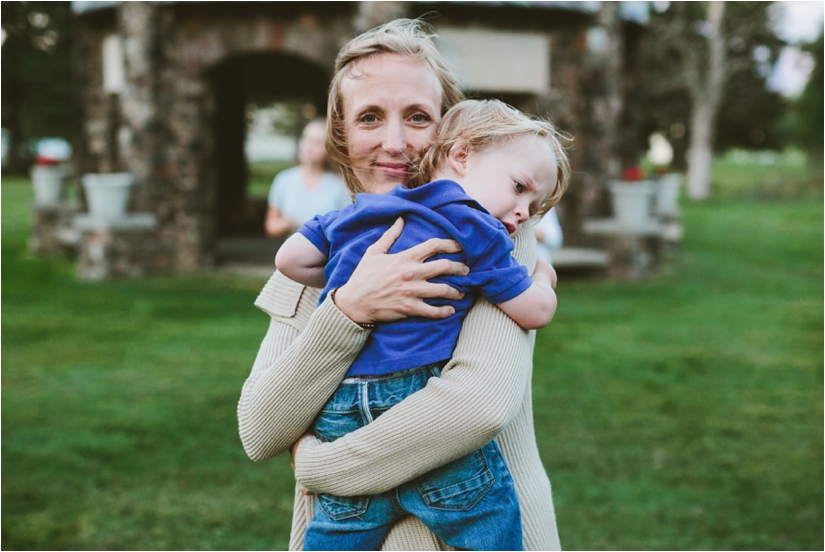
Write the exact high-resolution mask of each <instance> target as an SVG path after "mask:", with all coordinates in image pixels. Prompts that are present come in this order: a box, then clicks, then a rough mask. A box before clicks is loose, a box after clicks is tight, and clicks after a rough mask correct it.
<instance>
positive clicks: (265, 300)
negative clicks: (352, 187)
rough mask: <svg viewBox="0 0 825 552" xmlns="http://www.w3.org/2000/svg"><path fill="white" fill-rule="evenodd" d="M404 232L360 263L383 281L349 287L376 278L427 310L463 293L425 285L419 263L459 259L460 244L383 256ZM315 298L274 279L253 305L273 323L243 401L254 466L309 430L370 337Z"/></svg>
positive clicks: (455, 268)
mask: <svg viewBox="0 0 825 552" xmlns="http://www.w3.org/2000/svg"><path fill="white" fill-rule="evenodd" d="M402 229H403V223H401V224H395V225H393V226H392V227H391V228H390V230H388V231H387V232H386V233H385V234H384V235H383V236H382V237H381V239H379V240H378V241H377V242H376V244H375V246H373V247H374V248H375V249H374V250H373V252H372V253H370V255H369V257H370V258H367V256H365V259H366V263H365V262H364V261H365V259H362V262H361V264H359V267H361V266H362V264H366V265H368V266H369V265H374V264H376V263H375V262H374V261H376V260H377V261H378V264H381V265H383V266H385V268H386V269H385V270H383V271H381V272H380V273H378V274H375V273H371V272H370V271H369V270H366V271H361V272H360V276H359V277H358V278H355V277H354V276H353V278H351V279H350V282H348V284H347V285H349V284H353V285H354V286H361V287H367V288H369V287H380V284H381V282H380V281H375V279H376V278H384V282H383V283H384V285H385V286H386V287H389V288H392V289H402V290H405V291H404V294H405V295H406V294H407V293H408V289H409V288H414V289H415V290H417V291H419V292H421V293H422V295H421V296H419V299H418V301H419V302H420V303H421V304H422V305H424V302H423V301H422V300H421V297H444V296H450V297H454V295H455V294H457V293H458V292H457V291H456V290H455V289H453V288H451V287H449V286H440V285H436V284H430V283H428V282H426V281H422V280H421V278H422V277H425V275H426V274H427V273H428V272H427V271H431V270H432V269H433V267H427V268H425V269H424V270H423V271H422V263H421V262H419V261H417V259H418V258H422V259H426V258H428V257H430V256H432V255H434V254H436V253H449V252H454V251H455V248H456V245H455V243H454V242H453V241H452V240H436V241H429V242H426V243H424V244H420V245H417V246H415V247H413V248H411V249H409V250H407V251H404V252H402V253H398V254H394V255H386V254H382V251H383V252H384V253H385V252H386V251H387V250H388V249H389V247H390V246H391V245H392V244H393V243H394V242H395V240H396V239H397V238H398V236H399V235H400V234H401V230H402ZM376 258H377V259H376ZM424 264H425V265H436V264H440V265H441V267H442V272H444V271H445V270H446V272H448V273H450V274H457V273H459V272H460V271H462V270H464V269H466V267H465V266H464V265H462V264H460V263H449V264H447V265H444V264H443V263H441V262H440V261H438V262H434V263H424ZM411 274H412V275H414V276H410V275H411ZM341 289H343V288H341ZM339 292H340V290H339ZM317 298H318V290H316V289H312V288H305V287H304V286H302V285H301V284H298V283H296V282H293V281H292V280H290V279H289V278H287V277H286V276H284V275H282V274H280V273H275V274H274V275H273V276H272V278H270V280H269V282H267V284H266V286H265V287H264V289H263V291H262V292H261V295H260V296H259V297H258V300H257V301H256V302H255V304H256V305H257V306H259V307H260V308H262V309H263V310H264V311H266V312H267V313H268V314H269V315H270V316H271V321H270V325H269V330H268V331H267V334H266V336H265V337H264V340H263V342H262V343H261V348H260V350H259V351H258V356H257V357H256V359H255V364H254V365H253V367H252V372H251V374H250V375H249V378H247V380H246V382H245V383H244V386H243V390H242V391H241V397H240V401H239V402H238V428H239V432H240V436H241V441H242V442H243V446H244V449H245V450H246V453H247V454H248V455H249V457H250V458H252V459H253V460H256V461H259V460H265V459H267V458H271V457H273V456H276V455H278V454H280V453H281V452H283V451H284V450H287V449H288V448H289V446H290V445H292V443H294V442H295V441H296V440H297V439H298V438H299V437H300V436H301V435H302V434H303V433H304V431H306V429H307V427H309V425H310V424H311V423H312V421H313V420H314V419H315V416H316V415H317V414H318V411H319V410H320V409H321V407H322V406H323V405H324V404H325V403H326V401H327V399H328V398H329V396H330V395H332V393H333V392H334V391H335V389H336V388H337V387H338V384H339V383H340V382H341V380H342V379H343V378H344V375H345V374H346V372H347V370H348V369H349V366H350V365H351V364H352V361H353V360H354V359H355V356H356V355H357V354H358V352H359V351H360V350H361V347H362V346H363V345H364V342H365V340H366V338H367V335H368V331H367V330H365V329H364V328H362V327H361V326H359V325H358V324H356V323H354V322H353V321H352V319H350V318H348V317H347V315H346V314H345V313H344V312H342V311H341V310H339V309H338V308H337V307H336V305H335V304H334V303H333V302H332V298H330V297H328V298H327V299H326V300H325V301H324V303H323V304H322V305H320V306H319V307H318V308H317V309H316V308H315V302H316V300H317ZM336 300H337V297H336ZM363 302H364V303H368V304H370V305H371V306H372V307H371V308H372V310H374V311H376V312H380V313H385V314H384V315H385V316H387V317H395V318H400V317H401V316H402V314H401V313H399V312H398V311H397V310H394V308H395V306H394V305H393V304H388V303H387V301H386V300H383V299H381V298H380V297H372V298H370V297H365V298H364V299H363ZM395 318H391V319H395Z"/></svg>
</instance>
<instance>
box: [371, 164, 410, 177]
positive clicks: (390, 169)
mask: <svg viewBox="0 0 825 552" xmlns="http://www.w3.org/2000/svg"><path fill="white" fill-rule="evenodd" d="M377 166H378V168H379V169H380V170H381V172H383V173H384V174H385V175H387V176H394V177H399V178H404V177H406V176H407V164H406V163H378V164H377Z"/></svg>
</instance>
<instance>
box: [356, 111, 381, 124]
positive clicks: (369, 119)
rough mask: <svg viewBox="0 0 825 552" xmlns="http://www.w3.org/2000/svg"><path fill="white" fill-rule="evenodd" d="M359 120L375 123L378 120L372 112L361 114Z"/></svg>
mask: <svg viewBox="0 0 825 552" xmlns="http://www.w3.org/2000/svg"><path fill="white" fill-rule="evenodd" d="M360 121H361V122H362V123H375V122H376V121H378V117H376V116H375V115H373V114H372V113H367V114H365V115H361V118H360Z"/></svg>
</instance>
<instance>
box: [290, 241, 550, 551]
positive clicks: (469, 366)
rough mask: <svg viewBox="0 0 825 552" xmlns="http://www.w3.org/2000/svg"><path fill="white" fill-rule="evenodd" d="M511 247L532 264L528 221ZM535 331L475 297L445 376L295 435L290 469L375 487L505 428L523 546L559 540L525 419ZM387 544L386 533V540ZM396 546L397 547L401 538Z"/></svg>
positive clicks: (355, 489)
mask: <svg viewBox="0 0 825 552" xmlns="http://www.w3.org/2000/svg"><path fill="white" fill-rule="evenodd" d="M514 254H515V255H516V258H517V259H519V261H520V262H522V263H523V264H525V265H526V266H527V267H528V269H529V270H530V271H532V270H533V269H534V268H535V263H536V260H535V236H534V234H533V232H532V229H530V228H529V227H526V228H524V229H523V231H522V232H521V233H520V235H519V236H518V237H517V239H516V248H515V251H514ZM533 338H534V333H533V332H527V331H525V330H523V329H522V328H520V327H519V326H518V325H517V324H516V323H515V322H513V320H512V319H510V318H509V317H508V316H507V315H505V314H504V313H503V312H502V311H501V310H500V309H498V308H497V307H495V306H493V305H491V304H490V303H488V302H486V301H484V300H479V301H477V303H476V304H475V305H474V306H473V307H472V308H471V309H470V312H469V314H468V315H467V318H466V319H465V321H464V324H463V326H462V329H461V334H460V336H459V340H458V343H457V345H456V349H455V352H454V354H453V358H452V359H451V360H450V362H449V363H448V365H447V366H446V367H445V370H444V373H443V375H442V377H440V378H433V379H431V380H429V382H428V383H427V385H426V387H425V388H424V389H422V390H421V391H419V392H417V393H414V394H413V395H411V396H410V397H407V398H406V399H404V400H403V401H402V402H401V403H399V404H397V405H396V406H394V407H392V408H391V409H390V410H388V411H387V412H386V413H384V414H383V415H382V416H381V417H380V418H378V419H376V420H375V421H374V422H373V423H371V424H369V425H367V426H365V427H363V428H361V429H359V430H357V431H355V432H353V433H350V434H349V435H346V436H344V437H342V438H340V439H338V440H336V441H334V442H332V443H321V442H320V441H318V440H317V439H306V440H304V441H302V443H301V446H300V447H299V448H298V451H297V456H296V477H297V479H298V480H299V481H300V482H301V483H302V484H303V485H305V486H306V487H307V488H309V489H312V490H314V491H316V492H325V493H332V494H338V495H344V496H347V495H361V494H374V493H378V492H383V491H386V490H388V489H391V488H393V487H396V486H398V485H400V484H401V483H404V482H406V481H409V480H410V479H413V478H415V477H417V476H419V475H421V474H423V473H426V472H427V471H429V470H431V469H433V468H436V467H438V466H441V465H443V464H445V463H447V462H449V461H451V460H453V459H455V458H458V457H460V456H462V455H464V454H467V453H468V452H471V451H473V450H476V449H478V448H480V447H482V446H483V445H484V444H486V443H487V442H489V441H490V440H492V439H493V438H495V437H496V436H498V435H499V434H502V438H501V439H500V440H499V444H500V445H501V447H502V452H503V453H504V457H505V460H506V461H507V464H508V466H509V467H510V471H511V473H512V475H513V478H514V480H515V482H516V490H517V492H518V496H519V503H520V506H521V509H522V524H523V528H524V544H525V548H526V549H528V550H551V549H557V548H559V541H558V534H557V531H556V524H555V515H554V513H553V504H552V498H551V496H550V483H549V480H548V478H547V475H546V474H545V472H544V469H543V467H542V465H541V461H540V459H539V456H538V448H537V445H536V440H535V434H534V431H533V426H532V406H531V404H530V392H529V391H530V377H531V374H532V353H533ZM293 529H294V528H293ZM421 538H424V535H423V534H422V535H421ZM390 546H391V545H390V543H389V542H387V543H385V549H391V548H390ZM395 546H398V548H396V549H402V548H400V546H401V544H400V543H396V544H395ZM421 546H425V545H421ZM404 549H413V548H404ZM416 549H419V548H416Z"/></svg>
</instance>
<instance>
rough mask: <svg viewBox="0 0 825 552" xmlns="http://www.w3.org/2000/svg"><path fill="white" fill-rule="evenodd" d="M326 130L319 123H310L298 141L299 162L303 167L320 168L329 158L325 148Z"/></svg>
mask: <svg viewBox="0 0 825 552" xmlns="http://www.w3.org/2000/svg"><path fill="white" fill-rule="evenodd" d="M325 140H326V129H325V128H324V125H323V124H321V123H319V122H314V123H309V124H308V125H307V126H306V128H304V132H302V133H301V139H300V140H299V141H298V161H299V162H300V163H301V165H311V166H315V167H320V166H322V165H323V164H324V161H325V160H326V158H327V150H326V148H325V146H324V141H325Z"/></svg>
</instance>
